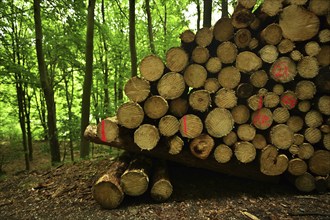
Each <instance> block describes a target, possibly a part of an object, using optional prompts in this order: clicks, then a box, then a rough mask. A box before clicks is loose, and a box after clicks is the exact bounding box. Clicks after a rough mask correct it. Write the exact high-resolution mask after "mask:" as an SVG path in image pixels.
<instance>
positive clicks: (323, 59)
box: [316, 45, 330, 67]
mask: <svg viewBox="0 0 330 220" xmlns="http://www.w3.org/2000/svg"><path fill="white" fill-rule="evenodd" d="M329 54H330V45H323V46H321V50H320V52H319V54H318V55H317V56H316V58H317V61H318V63H319V65H320V66H323V67H325V66H328V65H330V60H329V59H328V57H329Z"/></svg>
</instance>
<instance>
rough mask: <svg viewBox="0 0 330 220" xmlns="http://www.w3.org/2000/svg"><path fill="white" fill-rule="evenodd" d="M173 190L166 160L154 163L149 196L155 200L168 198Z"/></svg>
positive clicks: (162, 200)
mask: <svg viewBox="0 0 330 220" xmlns="http://www.w3.org/2000/svg"><path fill="white" fill-rule="evenodd" d="M172 192H173V186H172V184H171V181H170V176H169V173H168V168H167V164H166V161H164V160H161V161H157V162H156V163H154V167H153V176H152V183H151V190H150V196H151V198H153V199H154V200H155V201H157V202H164V201H166V200H168V199H169V198H170V197H171V195H172Z"/></svg>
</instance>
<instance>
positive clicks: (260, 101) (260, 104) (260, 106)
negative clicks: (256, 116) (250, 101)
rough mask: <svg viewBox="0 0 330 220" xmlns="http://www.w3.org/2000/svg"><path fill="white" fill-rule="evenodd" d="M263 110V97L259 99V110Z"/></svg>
mask: <svg viewBox="0 0 330 220" xmlns="http://www.w3.org/2000/svg"><path fill="white" fill-rule="evenodd" d="M261 108H262V96H260V97H259V103H258V109H261Z"/></svg>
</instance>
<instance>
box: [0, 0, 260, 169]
mask: <svg viewBox="0 0 330 220" xmlns="http://www.w3.org/2000/svg"><path fill="white" fill-rule="evenodd" d="M235 3H236V2H235V1H225V0H223V1H213V2H212V1H211V0H204V1H202V0H182V1H177V0H176V1H167V0H151V1H150V0H136V1H135V0H130V1H128V0H124V1H119V0H114V1H112V0H111V1H109V0H97V1H96V0H89V1H77V0H70V1H65V0H54V1H40V0H34V2H32V1H22V0H2V1H1V2H0V109H1V110H0V127H1V129H0V171H1V170H2V167H3V165H5V164H8V163H10V161H11V160H13V159H17V158H21V160H22V161H23V160H25V168H26V169H30V161H32V160H33V157H34V148H35V144H36V143H37V142H40V141H42V143H43V145H42V150H43V151H44V153H46V154H47V155H49V157H48V158H49V159H50V160H51V161H52V164H56V163H58V162H61V161H63V160H64V159H65V157H66V156H67V157H66V158H67V160H72V161H74V160H76V159H77V158H76V157H77V156H74V155H75V154H74V152H80V155H79V156H78V157H80V158H88V157H90V156H91V151H90V146H89V143H88V142H86V141H85V140H84V139H82V138H81V136H82V135H81V134H82V132H83V130H84V128H85V127H86V126H87V124H89V123H98V122H99V121H100V120H101V119H102V118H105V117H108V116H113V115H114V114H115V111H116V109H117V107H118V106H119V105H120V104H121V103H123V102H124V101H125V100H126V98H125V95H124V94H123V86H124V84H125V82H126V81H127V79H129V78H130V77H131V76H134V75H138V74H139V73H138V64H139V61H140V60H141V59H142V58H143V57H145V56H146V55H148V54H151V53H153V54H156V55H158V56H159V57H161V58H162V59H163V58H164V55H165V53H166V51H167V50H168V49H169V48H170V47H173V46H178V45H180V38H179V36H180V34H181V33H182V32H183V31H184V30H186V29H191V30H193V31H197V30H198V29H199V28H201V27H203V26H210V24H214V23H215V21H216V20H218V19H219V18H220V17H221V16H222V14H223V16H227V14H228V13H229V16H230V14H231V13H232V12H231V10H232V8H233V7H232V6H233V5H235ZM259 4H260V2H259ZM207 7H208V8H209V9H210V8H212V10H208V12H207V13H206V10H207ZM204 10H205V13H204ZM221 11H223V13H221ZM203 17H204V18H203ZM210 18H212V19H210ZM68 155H69V156H68ZM23 158H24V159H23Z"/></svg>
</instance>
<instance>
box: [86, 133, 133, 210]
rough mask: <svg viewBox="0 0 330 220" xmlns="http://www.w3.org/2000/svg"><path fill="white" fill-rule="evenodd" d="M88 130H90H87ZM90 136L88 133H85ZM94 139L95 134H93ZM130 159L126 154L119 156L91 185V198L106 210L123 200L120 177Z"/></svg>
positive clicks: (116, 205)
mask: <svg viewBox="0 0 330 220" xmlns="http://www.w3.org/2000/svg"><path fill="white" fill-rule="evenodd" d="M89 129H90V128H89ZM85 134H86V135H91V134H90V132H87V133H86V132H85ZM94 136H95V138H97V137H96V133H95V135H94ZM129 162H130V158H129V157H128V155H127V154H124V155H121V156H120V157H118V158H117V160H116V161H114V162H113V163H111V165H110V167H109V169H108V171H107V172H106V173H105V174H104V175H103V176H101V177H100V178H99V179H98V180H97V181H96V183H95V184H94V185H93V188H92V194H93V198H94V199H95V200H96V202H97V203H98V204H100V205H101V206H102V207H103V208H106V209H114V208H117V207H118V206H119V205H120V204H121V202H122V201H123V199H124V192H123V190H122V188H121V186H120V177H121V175H122V174H123V173H124V171H125V170H126V168H127V167H128V164H129Z"/></svg>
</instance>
